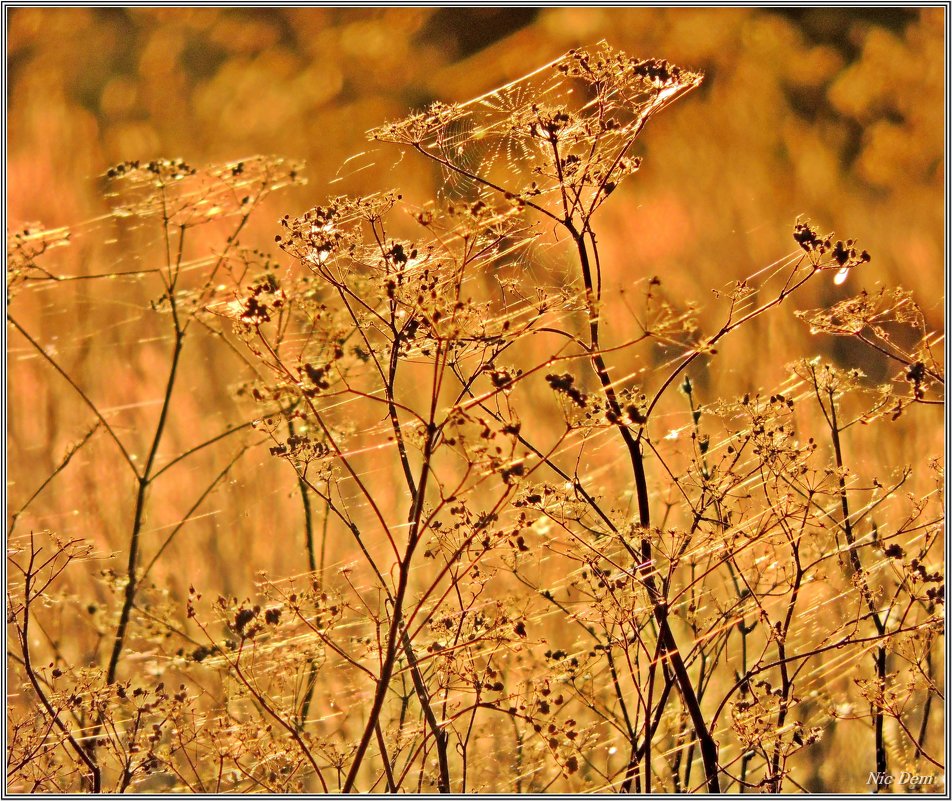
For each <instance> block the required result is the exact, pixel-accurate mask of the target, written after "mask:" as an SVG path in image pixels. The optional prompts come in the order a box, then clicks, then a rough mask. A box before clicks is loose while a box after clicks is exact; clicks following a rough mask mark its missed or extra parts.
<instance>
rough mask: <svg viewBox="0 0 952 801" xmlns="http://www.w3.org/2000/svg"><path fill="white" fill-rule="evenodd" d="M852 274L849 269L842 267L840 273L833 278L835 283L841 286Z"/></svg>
mask: <svg viewBox="0 0 952 801" xmlns="http://www.w3.org/2000/svg"><path fill="white" fill-rule="evenodd" d="M849 274H850V268H849V267H841V268H840V270H839V272H838V273H837V274H836V275H834V276H833V283H834V284H836V285H837V286H839V285H840V284H842V283H845V282H846V279H847V277H848V276H849Z"/></svg>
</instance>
